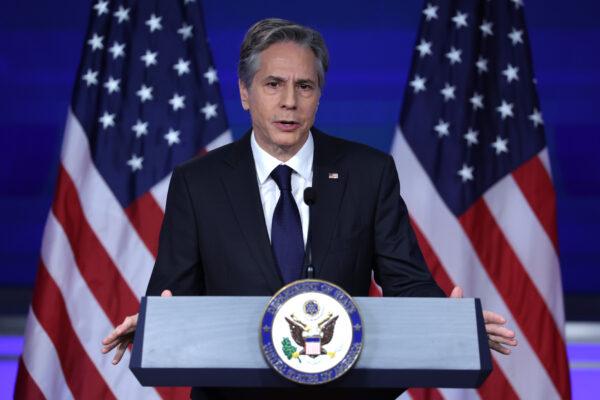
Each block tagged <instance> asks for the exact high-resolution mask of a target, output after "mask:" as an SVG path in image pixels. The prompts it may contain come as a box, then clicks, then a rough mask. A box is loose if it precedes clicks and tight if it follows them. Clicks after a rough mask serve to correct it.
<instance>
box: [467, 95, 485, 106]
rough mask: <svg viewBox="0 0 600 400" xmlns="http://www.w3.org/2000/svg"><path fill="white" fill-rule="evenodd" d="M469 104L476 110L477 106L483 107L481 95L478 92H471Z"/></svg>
mask: <svg viewBox="0 0 600 400" xmlns="http://www.w3.org/2000/svg"><path fill="white" fill-rule="evenodd" d="M469 101H470V102H471V104H472V105H473V110H477V109H478V108H483V96H482V95H480V94H479V93H477V92H475V93H473V97H471V98H470V99H469Z"/></svg>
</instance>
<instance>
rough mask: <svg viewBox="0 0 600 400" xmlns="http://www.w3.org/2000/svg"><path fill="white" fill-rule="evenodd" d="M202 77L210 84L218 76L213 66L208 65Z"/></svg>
mask: <svg viewBox="0 0 600 400" xmlns="http://www.w3.org/2000/svg"><path fill="white" fill-rule="evenodd" d="M204 77H205V78H206V79H207V80H208V84H209V85H212V84H213V83H215V82H218V81H219V77H218V76H217V70H216V69H214V68H213V67H208V71H206V72H205V73H204Z"/></svg>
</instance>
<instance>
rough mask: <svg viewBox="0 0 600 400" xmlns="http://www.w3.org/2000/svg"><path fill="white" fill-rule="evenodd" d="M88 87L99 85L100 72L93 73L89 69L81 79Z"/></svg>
mask: <svg viewBox="0 0 600 400" xmlns="http://www.w3.org/2000/svg"><path fill="white" fill-rule="evenodd" d="M81 79H83V80H84V81H85V83H86V84H87V86H88V87H90V86H91V85H96V84H98V71H92V70H91V69H89V68H88V70H87V72H86V73H85V74H84V75H83V76H82V77H81Z"/></svg>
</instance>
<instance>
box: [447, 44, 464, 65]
mask: <svg viewBox="0 0 600 400" xmlns="http://www.w3.org/2000/svg"><path fill="white" fill-rule="evenodd" d="M461 54H462V50H460V49H455V48H454V46H453V47H451V48H450V51H449V52H447V53H446V58H448V60H450V64H452V65H454V64H456V63H459V62H462V59H461V58H460V55H461Z"/></svg>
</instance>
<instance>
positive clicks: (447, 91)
mask: <svg viewBox="0 0 600 400" xmlns="http://www.w3.org/2000/svg"><path fill="white" fill-rule="evenodd" d="M455 90H456V86H454V85H450V84H448V83H446V85H445V86H444V88H443V89H442V90H440V93H441V94H442V96H444V101H448V100H450V99H454V98H455V96H454V91H455Z"/></svg>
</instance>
